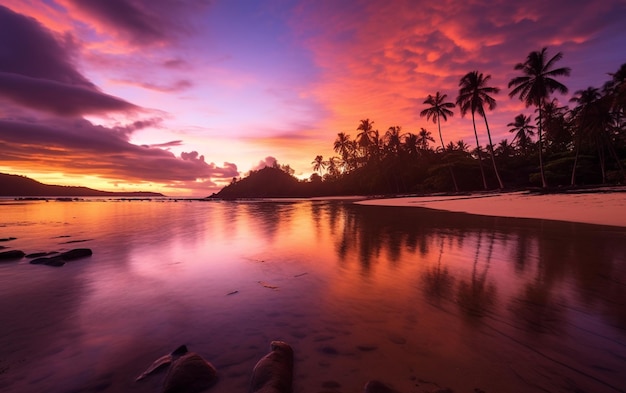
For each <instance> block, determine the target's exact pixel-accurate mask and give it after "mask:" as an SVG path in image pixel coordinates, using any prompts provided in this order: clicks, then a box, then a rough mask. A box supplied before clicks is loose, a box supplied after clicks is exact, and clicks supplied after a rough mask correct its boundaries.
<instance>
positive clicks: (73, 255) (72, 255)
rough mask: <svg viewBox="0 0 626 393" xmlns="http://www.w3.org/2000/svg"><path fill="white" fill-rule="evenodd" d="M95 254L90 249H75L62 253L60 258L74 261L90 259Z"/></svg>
mask: <svg viewBox="0 0 626 393" xmlns="http://www.w3.org/2000/svg"><path fill="white" fill-rule="evenodd" d="M92 254H93V252H92V251H91V249H90V248H75V249H73V250H69V251H66V252H64V253H61V255H59V257H61V258H62V259H63V260H64V261H72V260H74V259H78V258H84V257H89V256H91V255H92Z"/></svg>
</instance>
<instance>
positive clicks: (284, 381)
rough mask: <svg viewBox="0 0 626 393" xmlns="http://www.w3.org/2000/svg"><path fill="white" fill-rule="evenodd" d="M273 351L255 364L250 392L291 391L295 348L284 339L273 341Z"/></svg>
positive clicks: (276, 392) (271, 392) (279, 392)
mask: <svg viewBox="0 0 626 393" xmlns="http://www.w3.org/2000/svg"><path fill="white" fill-rule="evenodd" d="M270 347H271V352H270V353H268V354H267V355H265V356H264V357H263V358H262V359H261V360H259V361H258V362H257V364H256V366H254V370H253V371H252V381H251V384H250V390H249V392H250V393H291V391H292V384H293V349H291V346H290V345H289V344H287V343H285V342H282V341H272V344H271V346H270Z"/></svg>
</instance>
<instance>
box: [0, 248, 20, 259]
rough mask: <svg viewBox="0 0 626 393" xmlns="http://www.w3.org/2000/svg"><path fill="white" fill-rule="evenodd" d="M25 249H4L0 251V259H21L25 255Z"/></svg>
mask: <svg viewBox="0 0 626 393" xmlns="http://www.w3.org/2000/svg"><path fill="white" fill-rule="evenodd" d="M24 255H26V254H24V251H20V250H9V251H2V252H0V260H7V259H20V258H23V257H24Z"/></svg>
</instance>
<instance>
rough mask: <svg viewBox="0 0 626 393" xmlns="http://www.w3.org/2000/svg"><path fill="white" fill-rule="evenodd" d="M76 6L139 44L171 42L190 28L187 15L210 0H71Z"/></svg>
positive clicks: (99, 22)
mask: <svg viewBox="0 0 626 393" xmlns="http://www.w3.org/2000/svg"><path fill="white" fill-rule="evenodd" d="M67 1H68V3H70V4H71V5H72V6H73V7H75V8H76V9H78V10H80V11H82V12H83V13H85V14H86V16H88V17H90V18H92V19H93V20H92V21H93V22H95V23H97V24H103V25H105V26H106V27H108V28H109V29H110V30H111V31H113V32H116V34H119V35H122V36H123V37H125V38H126V39H127V40H128V41H129V42H131V43H133V44H135V45H150V44H155V43H163V42H168V41H170V40H171V39H172V37H174V36H177V35H180V34H181V33H185V32H187V31H188V29H189V28H190V27H189V25H188V24H187V23H186V22H187V18H186V16H187V15H193V14H194V13H196V12H198V10H199V9H200V8H203V7H205V6H206V5H207V4H209V1H208V0H178V1H171V0H67Z"/></svg>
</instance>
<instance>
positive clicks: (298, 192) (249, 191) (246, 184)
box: [210, 166, 310, 199]
mask: <svg viewBox="0 0 626 393" xmlns="http://www.w3.org/2000/svg"><path fill="white" fill-rule="evenodd" d="M307 185H308V184H307V183H302V182H300V181H299V180H298V179H297V178H295V177H293V176H291V175H290V174H288V173H286V172H284V171H282V170H281V169H279V168H275V167H269V166H268V167H265V168H263V169H260V170H258V171H252V172H250V174H249V175H248V176H247V177H245V178H243V179H241V180H239V181H234V182H232V183H231V184H229V185H228V186H226V187H224V188H222V189H221V190H220V191H219V192H218V193H217V194H213V195H211V197H210V198H219V199H236V198H298V197H305V196H308V194H309V193H310V192H309V191H310V190H308V187H307Z"/></svg>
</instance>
